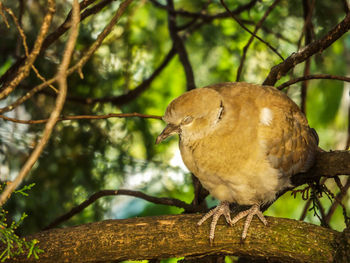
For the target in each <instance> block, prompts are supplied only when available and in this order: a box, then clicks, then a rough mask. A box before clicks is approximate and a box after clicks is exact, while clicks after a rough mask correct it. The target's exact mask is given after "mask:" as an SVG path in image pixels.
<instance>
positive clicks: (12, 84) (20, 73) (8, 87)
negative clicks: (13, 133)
mask: <svg viewBox="0 0 350 263" xmlns="http://www.w3.org/2000/svg"><path fill="white" fill-rule="evenodd" d="M54 13H55V1H54V0H49V1H48V10H47V13H46V15H45V17H44V20H43V23H42V25H41V28H40V31H39V33H38V37H37V39H36V41H35V43H34V47H33V50H32V51H31V52H30V54H29V56H28V57H27V58H26V59H25V64H24V65H23V66H21V67H20V68H19V69H18V70H17V72H16V74H15V77H14V79H12V80H11V81H9V82H8V83H5V84H4V85H3V87H2V88H1V92H0V100H1V99H4V98H6V97H7V96H8V95H9V94H10V93H11V92H12V91H13V90H14V89H15V88H16V87H17V85H18V84H19V83H20V82H21V81H22V80H23V79H24V78H25V77H27V76H28V74H29V71H30V68H31V66H32V65H33V64H34V61H35V59H36V57H37V56H38V55H39V52H40V48H41V45H42V43H43V41H44V38H45V36H46V34H47V32H48V31H49V27H50V25H51V21H52V18H53V14H54Z"/></svg>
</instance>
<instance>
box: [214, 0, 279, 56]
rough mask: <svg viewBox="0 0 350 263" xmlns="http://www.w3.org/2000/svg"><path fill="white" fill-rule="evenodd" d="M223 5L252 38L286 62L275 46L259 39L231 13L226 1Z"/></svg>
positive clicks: (222, 1)
mask: <svg viewBox="0 0 350 263" xmlns="http://www.w3.org/2000/svg"><path fill="white" fill-rule="evenodd" d="M220 2H221V4H222V5H223V7H224V8H225V9H226V11H227V12H228V13H230V15H231V17H232V18H233V19H234V20H235V21H236V22H237V23H238V24H239V25H240V26H241V27H242V28H243V29H244V30H245V31H247V32H248V33H249V34H251V35H252V36H254V37H255V38H256V39H258V40H259V41H260V42H262V43H264V44H265V45H266V46H267V47H268V48H269V49H271V50H272V51H273V52H274V53H275V54H276V55H277V56H279V57H280V58H281V59H282V60H284V58H283V57H282V55H281V54H280V53H279V52H278V51H277V49H276V48H274V47H273V46H271V45H270V44H269V43H268V42H266V41H265V40H263V39H262V38H261V37H259V36H258V35H256V34H255V33H254V32H252V31H250V30H249V28H247V27H246V26H245V25H244V24H243V23H242V22H241V21H240V20H239V19H238V18H237V17H236V16H235V15H234V14H233V13H231V11H230V9H229V8H228V7H227V5H226V4H225V2H224V0H220Z"/></svg>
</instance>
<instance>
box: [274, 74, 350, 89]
mask: <svg viewBox="0 0 350 263" xmlns="http://www.w3.org/2000/svg"><path fill="white" fill-rule="evenodd" d="M309 79H334V80H340V81H346V82H350V78H349V77H344V76H336V75H330V74H314V75H306V76H302V77H299V78H295V79H290V80H288V81H286V82H284V83H283V84H281V85H279V86H278V87H277V89H279V90H282V89H284V88H286V87H288V86H290V85H293V84H295V83H297V82H300V81H304V80H309Z"/></svg>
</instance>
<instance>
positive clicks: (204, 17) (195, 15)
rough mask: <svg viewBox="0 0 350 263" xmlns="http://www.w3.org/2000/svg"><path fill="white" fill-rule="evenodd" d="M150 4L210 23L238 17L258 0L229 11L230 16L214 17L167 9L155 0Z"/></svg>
mask: <svg viewBox="0 0 350 263" xmlns="http://www.w3.org/2000/svg"><path fill="white" fill-rule="evenodd" d="M150 2H152V3H153V4H154V5H155V6H157V7H159V8H162V9H165V10H167V11H168V12H170V13H171V14H175V15H180V16H184V17H191V18H197V19H202V20H205V21H206V22H210V21H212V20H214V19H222V18H229V17H231V14H234V15H238V14H240V13H242V12H244V11H248V10H250V9H252V8H253V7H254V6H255V4H256V3H257V2H258V0H251V1H250V2H248V3H247V4H244V5H240V6H238V7H237V8H235V9H233V10H231V11H230V12H231V14H230V12H222V13H219V14H214V15H208V14H204V13H193V12H189V11H185V10H174V9H171V8H169V7H168V6H167V5H162V4H160V3H159V2H158V1H156V0H150Z"/></svg>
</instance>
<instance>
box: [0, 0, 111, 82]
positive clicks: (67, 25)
mask: <svg viewBox="0 0 350 263" xmlns="http://www.w3.org/2000/svg"><path fill="white" fill-rule="evenodd" d="M93 2H96V0H83V1H82V2H80V10H83V9H85V8H87V7H88V6H89V5H91V4H92V3H93ZM111 2H112V0H104V1H101V2H100V3H98V4H96V5H94V6H93V7H91V8H89V9H87V10H85V11H84V12H83V13H82V14H81V15H80V21H83V20H84V19H85V18H87V17H89V16H90V15H92V14H96V13H98V12H99V11H101V10H102V8H104V7H105V6H106V5H108V4H110V3H111ZM71 13H72V10H71V11H70V12H69V13H68V15H67V17H66V19H65V21H64V22H63V23H62V24H61V25H60V26H59V27H58V28H57V29H56V30H55V31H54V32H52V33H50V34H49V35H48V36H47V37H46V38H45V40H44V42H43V44H42V46H41V49H40V53H42V52H44V51H45V50H46V49H47V48H48V47H49V46H50V45H51V44H52V43H54V42H55V41H56V40H57V39H58V38H59V37H61V36H62V35H63V34H64V33H65V32H67V31H68V29H69V28H70V27H71V15H72V14H71ZM40 53H39V54H40ZM24 62H25V57H21V58H19V59H17V61H16V62H15V63H14V64H13V65H12V66H11V67H10V68H9V69H8V70H7V71H6V72H5V73H4V74H3V75H2V76H1V77H0V83H3V82H5V81H7V79H8V78H10V77H12V76H13V74H14V73H15V72H16V70H17V69H18V67H20V66H22V65H23V63H24Z"/></svg>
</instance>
